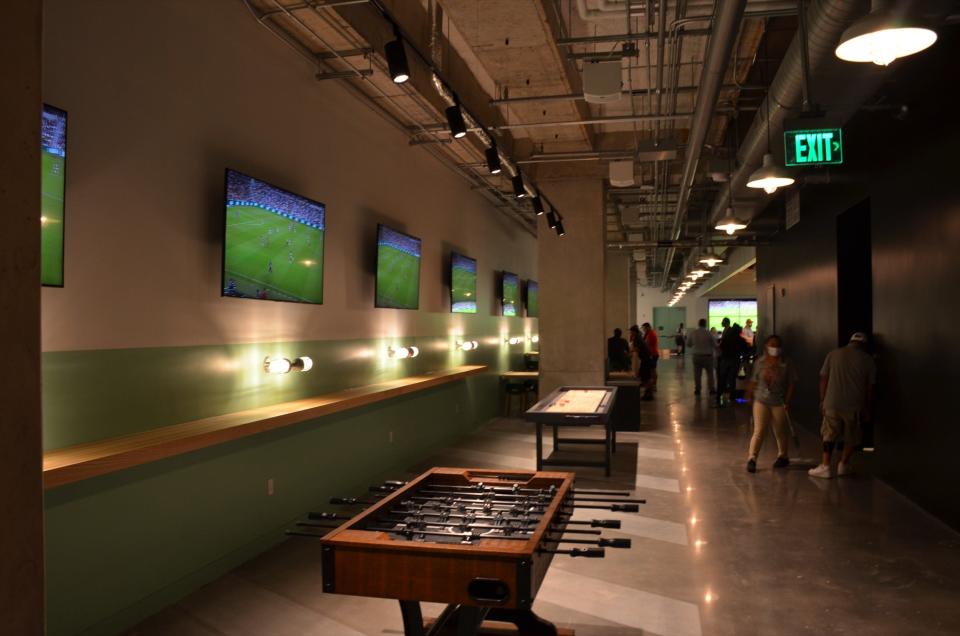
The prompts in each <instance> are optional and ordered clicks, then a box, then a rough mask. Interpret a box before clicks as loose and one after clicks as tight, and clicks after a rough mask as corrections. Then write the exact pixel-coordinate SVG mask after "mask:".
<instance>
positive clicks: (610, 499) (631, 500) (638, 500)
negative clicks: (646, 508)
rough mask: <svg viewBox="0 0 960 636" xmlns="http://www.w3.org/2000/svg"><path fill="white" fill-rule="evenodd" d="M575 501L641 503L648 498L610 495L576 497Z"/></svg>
mask: <svg viewBox="0 0 960 636" xmlns="http://www.w3.org/2000/svg"><path fill="white" fill-rule="evenodd" d="M573 501H574V503H576V502H578V501H614V502H617V503H639V504H645V503H647V500H646V499H612V498H610V497H574V498H573Z"/></svg>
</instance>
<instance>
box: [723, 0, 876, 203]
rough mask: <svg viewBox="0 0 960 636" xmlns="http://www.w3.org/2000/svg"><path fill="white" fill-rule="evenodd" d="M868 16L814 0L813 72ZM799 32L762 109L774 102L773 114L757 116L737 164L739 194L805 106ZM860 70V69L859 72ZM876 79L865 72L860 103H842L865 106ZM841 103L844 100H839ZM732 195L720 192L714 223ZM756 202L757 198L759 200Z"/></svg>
mask: <svg viewBox="0 0 960 636" xmlns="http://www.w3.org/2000/svg"><path fill="white" fill-rule="evenodd" d="M862 12H863V3H862V2H859V1H858V0H814V1H813V2H811V3H810V5H809V8H808V9H807V13H806V16H805V18H806V19H805V21H804V23H805V26H806V31H807V55H808V59H809V66H810V68H809V73H810V75H814V74H815V73H816V71H817V69H818V67H820V66H821V65H822V64H823V63H824V62H825V61H827V60H830V59H832V57H833V51H834V49H835V48H836V46H837V42H838V41H839V39H840V35H841V34H842V33H843V30H844V29H845V28H846V27H847V26H849V24H850V22H851V21H852V20H853V19H854V18H856V17H858V16H859V15H861V14H862ZM802 53H803V51H802V46H801V42H800V35H799V33H798V34H797V35H796V36H794V38H793V42H791V43H790V48H789V49H787V53H786V55H785V56H784V58H783V60H782V61H781V62H780V68H779V69H778V70H777V74H776V75H775V76H774V78H773V81H772V82H771V84H770V90H769V92H768V93H767V97H766V98H765V99H764V101H763V103H762V104H761V105H760V109H759V110H760V112H761V113H766V112H768V111H767V100H770V104H769V116H767V115H762V116H761V115H759V114H758V115H757V116H756V117H754V119H753V123H752V124H751V125H750V130H748V131H747V134H746V136H745V137H744V139H743V141H742V142H741V144H740V152H739V154H738V156H737V165H738V166H739V168H738V169H737V170H736V171H735V172H734V173H733V177H732V178H733V183H732V184H731V186H732V190H733V191H734V192H735V193H742V192H743V191H744V189H745V184H746V182H747V179H748V177H749V176H750V174H751V173H752V172H753V171H754V170H756V169H757V167H759V166H760V164H761V162H762V161H763V155H764V153H766V152H767V139H768V135H769V138H776V137H779V136H780V135H781V134H782V132H783V122H784V120H785V119H786V117H787V115H788V111H787V108H785V107H788V108H789V107H793V106H794V105H796V104H799V103H800V101H801V99H802V94H803V74H804V69H803V55H802ZM858 70H860V69H858ZM869 79H870V76H868V74H866V73H860V76H859V78H858V82H855V84H857V86H855V87H854V86H851V89H852V90H856V91H857V92H858V94H859V95H858V99H856V100H850V99H846V98H844V99H842V101H843V102H844V103H856V104H859V103H860V102H861V101H862V99H863V98H864V97H865V96H866V95H869V94H870V93H872V92H873V89H874V88H875V87H876V84H875V82H876V81H879V79H880V76H879V75H873V77H872V79H873V81H868V80H869ZM835 98H836V99H837V100H838V101H841V100H840V98H839V96H835ZM729 200H730V191H729V190H728V189H723V190H721V191H720V192H719V193H718V194H717V198H716V200H715V201H714V203H713V208H712V210H711V212H710V217H709V218H710V220H711V221H715V220H716V219H717V218H719V217H721V216H722V215H723V214H724V212H725V210H726V208H727V206H728V205H729ZM753 200H756V198H754V199H753ZM737 213H738V214H739V215H741V217H742V218H743V219H744V220H746V221H750V220H751V219H752V218H753V217H754V216H756V211H755V210H754V209H753V206H750V207H749V208H747V209H744V208H739V209H738V210H737Z"/></svg>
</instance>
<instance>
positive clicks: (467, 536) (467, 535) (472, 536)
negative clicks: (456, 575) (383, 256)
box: [366, 528, 530, 541]
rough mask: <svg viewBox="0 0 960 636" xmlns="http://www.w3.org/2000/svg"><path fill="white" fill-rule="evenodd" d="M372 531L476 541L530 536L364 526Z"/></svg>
mask: <svg viewBox="0 0 960 636" xmlns="http://www.w3.org/2000/svg"><path fill="white" fill-rule="evenodd" d="M366 530H370V531H372V532H386V533H389V534H403V535H407V534H409V535H411V536H413V535H416V534H422V535H429V536H431V537H448V538H450V539H461V540H463V541H478V540H480V539H498V540H503V539H507V540H510V541H529V540H530V537H519V536H518V537H514V536H510V535H506V536H502V535H498V536H496V537H487V536H484V535H482V534H478V533H476V532H439V531H436V530H421V529H419V528H366Z"/></svg>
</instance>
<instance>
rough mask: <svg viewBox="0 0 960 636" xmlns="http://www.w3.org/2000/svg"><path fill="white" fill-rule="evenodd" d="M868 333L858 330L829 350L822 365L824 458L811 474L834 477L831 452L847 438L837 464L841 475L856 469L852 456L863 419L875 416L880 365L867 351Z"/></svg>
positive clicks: (838, 472) (821, 395)
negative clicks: (845, 340) (874, 409)
mask: <svg viewBox="0 0 960 636" xmlns="http://www.w3.org/2000/svg"><path fill="white" fill-rule="evenodd" d="M866 344H867V335H866V334H864V333H861V332H859V331H858V332H857V333H855V334H853V335H852V336H850V342H849V343H848V344H847V346H845V347H840V348H839V349H834V350H833V351H831V352H830V353H828V354H827V359H826V360H824V361H823V368H821V369H820V411H821V412H822V413H823V424H822V425H821V427H820V436H821V437H822V438H823V459H822V460H821V461H820V465H819V466H817V467H816V468H811V469H810V472H809V474H810V476H811V477H820V478H822V479H830V478H831V477H833V475H834V473H833V470H832V468H831V465H830V456H831V455H832V454H833V449H834V447H835V446H836V444H837V442H838V441H840V440H842V441H843V452H842V454H841V456H840V463H839V464H837V471H836V474H837V475H838V476H841V477H842V476H843V475H849V474H851V473H853V468H852V467H851V466H850V457H851V456H852V455H853V452H854V451H855V450H856V448H857V446H859V445H860V436H861V429H860V423H861V422H863V421H868V420H869V419H870V417H871V408H872V405H873V389H874V386H875V385H876V383H877V367H876V364H875V363H874V361H873V358H872V357H871V356H870V354H869V353H867V352H866V350H865V347H866Z"/></svg>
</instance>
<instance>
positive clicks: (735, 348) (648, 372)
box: [607, 318, 877, 479]
mask: <svg viewBox="0 0 960 636" xmlns="http://www.w3.org/2000/svg"><path fill="white" fill-rule="evenodd" d="M755 343H756V340H755V334H754V331H753V321H752V320H750V319H748V320H747V321H746V323H745V325H744V326H743V327H741V326H740V325H739V324H736V323H733V324H731V323H730V320H729V319H728V318H724V319H723V321H722V322H721V331H720V332H719V333H718V332H717V330H716V329H714V328H711V329H708V328H707V321H706V320H704V319H700V320H699V321H698V323H697V328H696V329H692V330H690V331H689V332H686V331H684V328H683V325H682V324H681V325H680V327H679V328H678V330H677V333H676V336H675V344H676V347H677V349H676V351H677V353H678V354H679V355H680V356H684V355H685V354H686V351H687V349H688V348H689V349H690V350H691V351H692V354H693V355H692V357H693V377H694V394H695V395H697V396H699V395H701V392H702V389H703V382H702V381H703V376H704V375H706V377H707V390H708V391H709V393H710V395H711V396H712V397H713V398H714V402H713V405H714V406H716V407H717V408H720V407H722V406H724V405H726V404H734V403H735V401H736V397H737V395H738V391H737V388H736V384H737V378H738V377H743V378H744V379H746V380H747V386H746V388H745V390H744V392H743V397H744V398H745V401H746V402H748V403H750V404H751V409H752V416H753V417H752V420H753V435H752V437H751V439H750V445H749V449H748V454H747V465H746V468H747V471H748V472H750V473H755V472H756V470H757V460H758V457H759V455H760V450H761V448H762V447H763V443H764V441H765V439H766V438H767V435H768V433H769V431H770V430H771V429H772V431H773V436H774V440H775V441H776V445H777V458H776V460H775V461H774V463H773V468H786V467H787V466H789V465H790V439H791V437H793V438H794V440H796V431H795V430H794V428H793V425H792V423H791V421H790V414H789V413H790V411H789V408H790V402H791V400H792V399H793V395H794V391H795V388H796V385H797V380H798V374H797V371H796V368H795V367H794V365H793V363H792V362H791V361H790V360H789V359H788V358H787V357H786V356H784V353H783V352H784V343H783V340H782V339H781V338H780V336H778V335H769V336H767V337H766V338H765V339H764V340H763V346H762V347H760V349H759V351H757V349H756V347H755ZM607 358H608V361H609V367H610V370H611V371H629V372H631V373H632V374H633V375H635V376H636V377H638V378H639V380H640V383H641V387H642V389H643V395H642V399H644V400H652V399H653V396H654V393H655V392H656V388H657V362H658V360H659V358H660V346H659V338H658V336H657V332H656V331H655V330H654V329H653V328H652V327H651V325H650V323H643V325H641V326H639V327H638V326H637V325H633V326H632V327H630V329H629V335H628V338H627V339H624V338H623V332H622V331H621V330H620V329H614V332H613V337H611V338H609V339H608V340H607ZM681 359H682V358H681ZM876 378H877V371H876V365H875V362H874V360H873V357H872V356H871V355H870V354H869V353H868V351H867V336H866V334H864V333H862V332H857V333H854V334H853V335H852V336H851V337H850V341H849V343H847V344H846V345H845V346H842V347H839V348H837V349H835V350H833V351H831V352H830V353H828V354H827V356H826V359H825V360H824V362H823V366H822V367H821V369H820V383H819V390H820V413H821V416H822V422H821V427H820V435H821V438H822V448H823V452H822V456H821V460H820V463H819V465H817V466H816V467H814V468H811V469H810V470H809V471H808V473H809V475H810V476H811V477H817V478H824V479H829V478H832V477H834V476H844V475H849V474H851V473H852V472H853V469H852V467H851V464H850V462H851V457H852V455H853V453H854V452H855V451H856V449H857V448H858V447H859V446H860V444H861V441H862V435H863V431H862V424H863V422H868V421H870V419H871V417H872V404H873V394H874V385H875V384H876ZM835 452H839V462H838V464H837V465H836V468H834V467H833V464H832V459H833V456H834V453H835Z"/></svg>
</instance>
